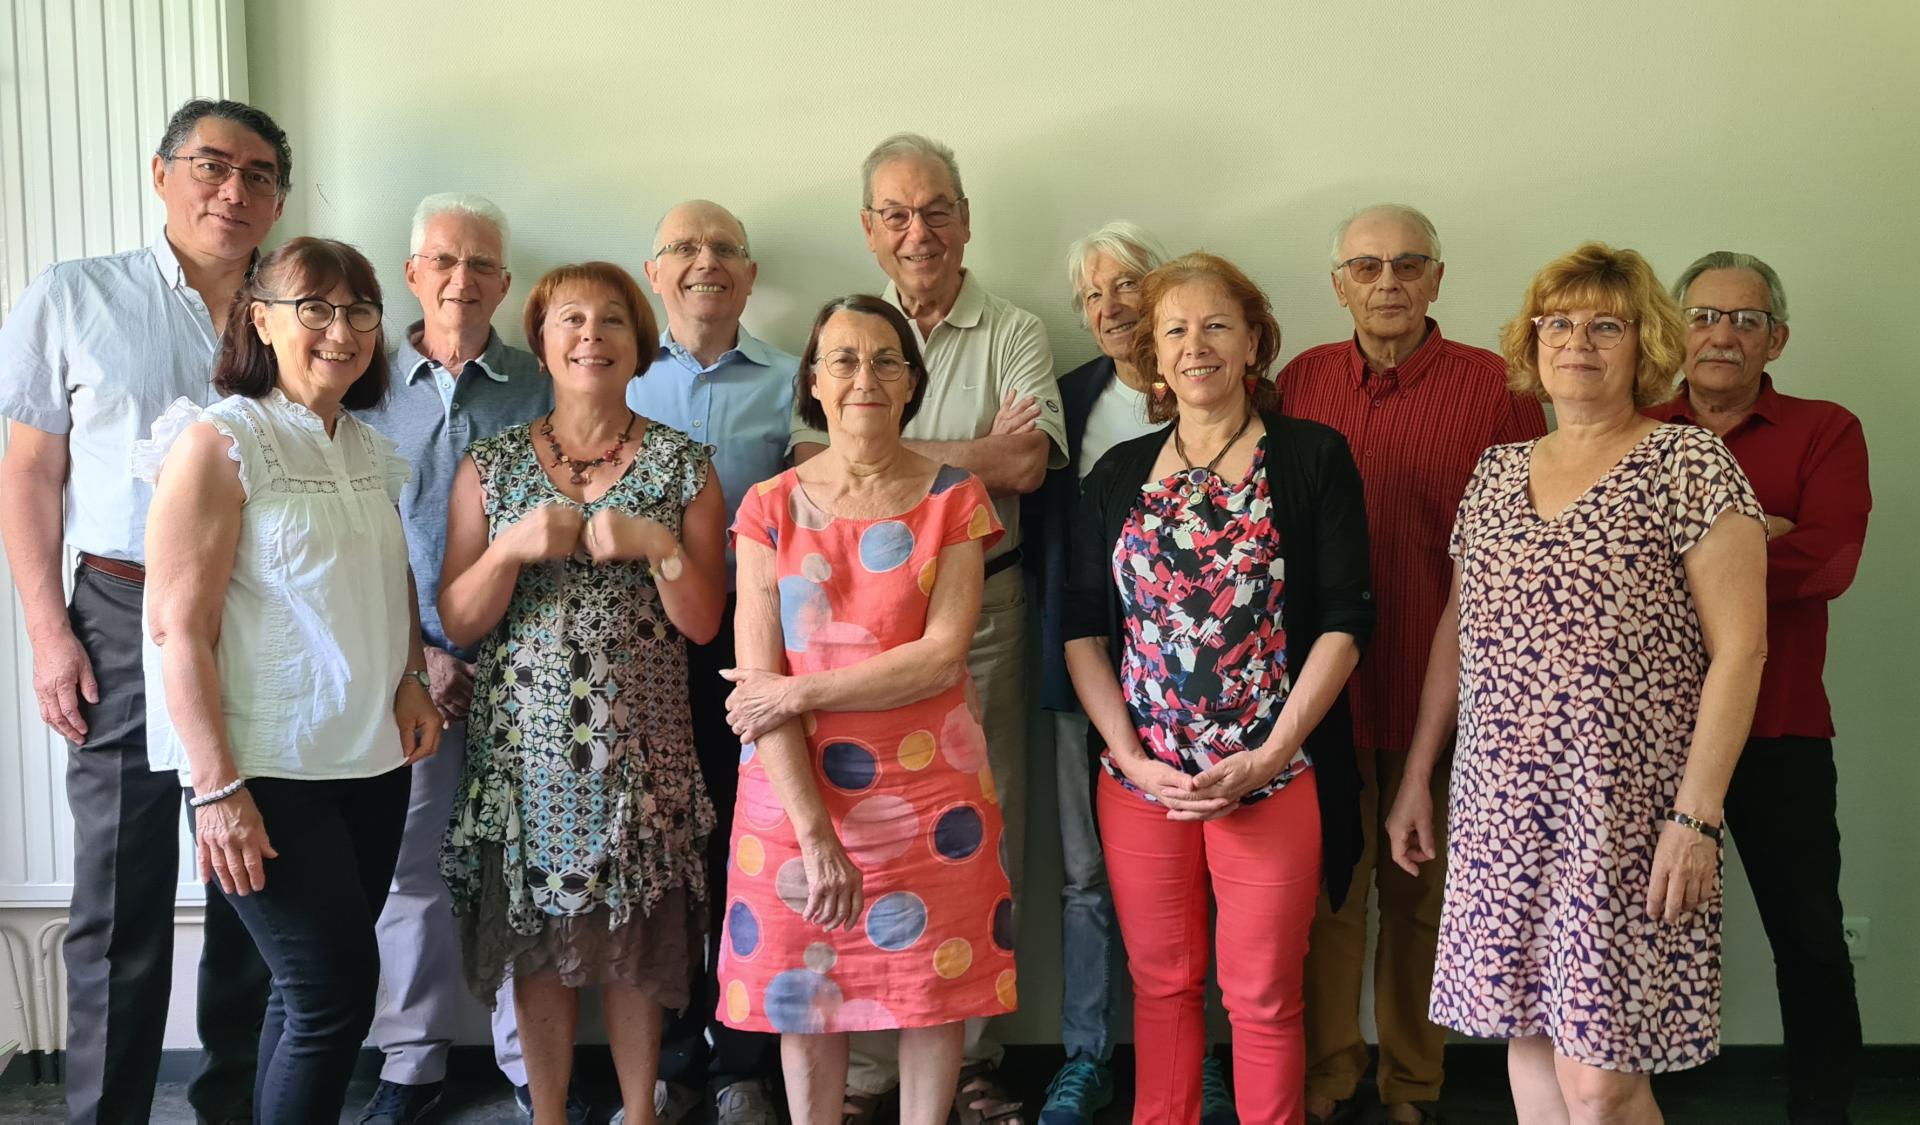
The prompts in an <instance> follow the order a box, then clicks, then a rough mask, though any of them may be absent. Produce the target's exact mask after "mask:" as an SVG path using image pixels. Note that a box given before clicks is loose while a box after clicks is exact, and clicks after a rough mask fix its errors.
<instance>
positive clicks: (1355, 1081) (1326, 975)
mask: <svg viewBox="0 0 1920 1125" xmlns="http://www.w3.org/2000/svg"><path fill="white" fill-rule="evenodd" d="M1354 758H1355V760H1356V761H1357V763H1358V765H1359V767H1360V778H1361V782H1362V784H1363V788H1362V789H1361V791H1360V806H1361V807H1360V831H1361V835H1362V836H1363V837H1364V839H1365V845H1364V848H1363V850H1362V851H1361V853H1360V862H1359V863H1358V864H1357V865H1356V866H1355V867H1354V869H1353V887H1352V889H1351V890H1350V891H1348V892H1347V901H1346V905H1345V906H1343V907H1341V908H1340V911H1339V912H1338V913H1335V912H1333V911H1332V910H1331V909H1329V907H1328V903H1327V896H1326V892H1325V891H1324V890H1323V891H1322V892H1321V894H1320V902H1319V905H1318V906H1317V907H1316V909H1315V911H1314V918H1313V930H1312V933H1311V935H1310V937H1309V942H1310V945H1309V948H1308V951H1307V970H1306V992H1307V1020H1306V1026H1307V1094H1308V1096H1310V1097H1328V1098H1332V1099H1334V1100H1335V1101H1340V1100H1343V1099H1345V1098H1350V1097H1352V1096H1353V1092H1354V1089H1355V1088H1356V1087H1357V1086H1358V1085H1359V1082H1360V1077H1361V1075H1362V1074H1364V1073H1365V1072H1366V1069H1367V1044H1366V1041H1365V1040H1364V1039H1362V1038H1361V1036H1360V985H1361V979H1362V977H1363V975H1364V973H1365V968H1366V956H1367V921H1368V905H1367V904H1368V899H1369V897H1370V895H1369V893H1368V892H1369V891H1370V890H1373V889H1375V888H1377V889H1378V891H1379V904H1380V938H1379V942H1378V944H1377V946H1376V947H1375V950H1374V957H1373V1018H1374V1024H1375V1026H1376V1027H1377V1028H1378V1030H1379V1036H1380V1070H1379V1075H1378V1082H1377V1084H1378V1087H1379V1090H1380V1100H1381V1101H1382V1102H1384V1103H1386V1104H1388V1105H1397V1104H1400V1103H1403V1102H1427V1101H1437V1100H1439V1097H1440V1080H1441V1055H1442V1052H1443V1050H1444V1048H1445V1046H1446V1038H1447V1032H1446V1029H1445V1028H1442V1027H1439V1026H1436V1025H1435V1024H1434V1023H1433V1022H1432V1021H1431V1020H1429V1019H1427V1000H1428V993H1429V991H1431V989H1432V988H1433V953H1434V943H1435V940H1436V938H1437V936H1438V934H1439V929H1440V901H1441V895H1442V892H1443V891H1444V889H1445V887H1446V877H1447V865H1446V856H1447V836H1446V831H1447V830H1446V819H1447V782H1448V780H1449V776H1450V774H1451V773H1452V764H1453V760H1452V755H1451V754H1448V755H1445V756H1443V757H1442V758H1441V761H1440V762H1439V764H1438V765H1436V766H1435V767H1434V771H1433V786H1432V790H1433V829H1434V847H1435V848H1436V849H1437V850H1438V852H1439V854H1438V856H1437V857H1436V858H1434V859H1432V860H1430V861H1428V862H1427V863H1425V864H1423V865H1421V868H1420V875H1419V877H1418V878H1415V877H1414V876H1412V875H1408V874H1407V873H1406V872H1405V871H1403V870H1401V869H1400V867H1399V866H1398V865H1396V864H1395V863H1394V862H1393V855H1392V853H1391V851H1390V850H1389V849H1388V848H1387V846H1386V845H1385V841H1384V839H1383V837H1384V835H1385V833H1384V832H1383V831H1382V828H1383V826H1384V825H1385V823H1386V819H1387V814H1388V813H1389V812H1391V811H1392V810H1393V802H1394V798H1395V797H1396V796H1397V795H1398V794H1399V792H1400V776H1401V771H1402V769H1404V768H1405V766H1406V761H1407V755H1406V753H1405V752H1404V751H1400V750H1364V749H1359V748H1355V750H1354Z"/></svg>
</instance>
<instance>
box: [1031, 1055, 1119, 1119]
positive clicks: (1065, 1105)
mask: <svg viewBox="0 0 1920 1125" xmlns="http://www.w3.org/2000/svg"><path fill="white" fill-rule="evenodd" d="M1112 1102H1113V1072H1112V1071H1111V1070H1108V1069H1107V1068H1106V1067H1104V1066H1101V1065H1100V1064H1099V1063H1097V1062H1095V1061H1093V1060H1092V1059H1090V1058H1088V1057H1086V1056H1085V1055H1075V1056H1074V1057H1073V1058H1070V1059H1068V1060H1067V1065H1065V1066H1063V1067H1061V1068H1060V1073H1058V1074H1056V1075H1054V1076H1053V1081H1052V1082H1050V1083H1048V1084H1047V1104H1045V1105H1043V1106H1041V1107H1040V1120H1039V1125H1091V1122H1092V1121H1093V1115H1094V1114H1096V1113H1099V1112H1100V1111H1101V1110H1103V1109H1105V1108H1106V1107H1107V1106H1108V1105H1110V1104H1112Z"/></svg>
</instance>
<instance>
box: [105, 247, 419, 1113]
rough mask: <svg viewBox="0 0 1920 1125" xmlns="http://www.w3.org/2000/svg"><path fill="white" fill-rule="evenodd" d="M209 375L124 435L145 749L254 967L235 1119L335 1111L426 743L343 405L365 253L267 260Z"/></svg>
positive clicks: (383, 484)
mask: <svg viewBox="0 0 1920 1125" xmlns="http://www.w3.org/2000/svg"><path fill="white" fill-rule="evenodd" d="M213 382H214V386H215V388H216V389H218V390H220V391H221V392H223V393H224V394H226V395H227V396H228V397H227V398H224V399H222V400H221V401H219V402H217V403H215V404H214V405H212V406H210V407H207V408H206V409H204V410H203V409H200V408H198V407H196V406H194V405H193V404H192V403H191V402H189V401H188V400H186V399H181V400H179V401H178V402H176V403H174V405H173V406H172V408H170V409H169V410H168V411H167V412H166V413H165V414H164V415H163V416H162V417H161V418H160V419H159V420H158V421H156V422H155V423H154V425H153V439H152V440H151V441H147V442H142V443H140V444H139V445H137V446H136V447H135V450H134V465H133V469H134V472H135V474H136V475H137V476H139V477H141V478H143V479H145V480H149V481H153V482H154V498H153V507H152V510H151V512H150V513H149V515H148V520H147V584H146V625H147V632H148V636H149V639H148V643H147V646H146V654H145V665H146V675H147V697H148V699H149V701H150V706H149V707H148V711H147V715H148V730H147V736H148V746H149V753H150V756H151V757H152V759H153V764H154V767H155V768H156V769H171V770H178V771H179V772H180V775H181V777H182V780H183V781H184V782H186V783H187V784H188V785H190V786H191V787H192V789H193V794H194V795H193V796H192V797H191V798H190V799H189V804H191V805H192V806H193V828H194V841H195V846H196V852H197V854H198V857H199V858H198V864H199V870H200V877H201V878H202V879H203V880H205V879H208V878H213V879H217V880H218V881H219V884H220V889H221V891H222V892H223V893H224V894H226V895H227V896H228V898H229V899H230V900H231V902H232V903H233V907H234V911H235V913H237V914H238V915H239V916H240V919H241V921H242V922H243V923H245V925H246V927H247V931H248V932H249V933H250V934H252V935H253V940H254V943H255V944H256V945H258V946H259V948H260V953H261V956H262V957H263V958H265V960H266V962H267V964H268V965H269V966H270V967H271V968H272V970H273V991H272V994H271V998H270V1000H269V1002H268V1005H267V1012H266V1024H265V1029H264V1032H263V1035H262V1041H261V1047H260V1061H259V1070H258V1072H257V1073H256V1076H255V1081H254V1116H255V1117H256V1118H257V1119H258V1120H261V1121H284V1122H333V1121H338V1120H339V1119H340V1106H341V1102H342V1100H343V1098H344V1097H345V1095H346V1088H347V1081H348V1079H349V1078H351V1077H352V1073H353V1065H354V1061H355V1059H356V1058H357V1057H358V1053H359V1049H360V1042H361V1040H363V1039H364V1038H366V1034H367V1028H368V1027H369V1025H370V1024H371V1023H372V1021H373V1007H374V991H375V987H376V985H377V984H378V981H379V953H378V949H377V947H376V945H375V942H374V931H373V926H374V921H375V920H376V919H377V918H378V917H379V915H380V910H381V907H382V906H383V905H384V904H385V902H386V897H387V886H388V883H389V881H390V880H391V879H392V877H393V868H394V862H395V860H396V859H397V857H398V856H399V851H400V836H401V832H402V830H403V829H404V827H405V825H406V813H407V798H408V793H409V789H410V782H409V777H410V774H409V771H408V769H407V768H406V767H407V766H408V765H409V764H410V763H412V762H414V761H417V760H418V759H420V758H423V757H425V756H427V755H429V754H432V753H433V752H434V750H435V749H436V748H437V746H438V743H439V738H440V717H439V713H438V711H436V710H435V708H434V706H433V700H432V699H431V698H430V697H429V696H428V694H427V689H426V671H425V669H426V661H425V659H424V657H423V656H422V654H421V649H420V630H419V624H418V621H417V611H416V607H415V603H414V599H413V594H412V593H411V591H410V589H409V583H408V576H407V548H406V540H405V536H404V533H403V531H402V529H401V524H400V516H399V513H398V511H397V510H396V509H395V507H394V505H395V504H396V503H397V502H398V499H399V496H400V486H401V485H402V484H403V483H405V481H406V479H407V465H406V462H405V461H404V460H402V459H401V457H400V455H399V453H398V451H397V450H396V449H395V448H394V446H393V443H392V442H390V441H388V440H387V439H386V438H384V437H382V436H381V435H380V434H379V433H377V432H376V431H375V430H374V429H373V428H372V427H371V426H368V425H366V424H364V423H362V422H360V421H359V420H358V419H357V418H355V417H354V416H353V415H352V414H351V413H349V412H348V411H351V410H358V409H364V408H367V407H371V406H375V405H377V404H378V403H379V402H380V400H381V398H383V397H384V396H385V394H386V390H387V359H386V355H385V353H384V350H383V347H382V341H381V338H380V285H379V283H378V281H376V280H375V278H374V272H373V267H372V266H371V265H369V264H368V263H367V260H366V259H365V258H364V257H362V256H361V255H360V253H359V252H358V251H356V250H354V249H353V248H352V247H351V246H347V245H346V244H344V243H339V242H332V241H328V240H325V239H317V238H296V239H293V240H292V241H290V242H288V243H286V244H285V245H283V246H281V247H280V248H279V249H278V250H275V251H274V252H273V253H272V254H269V255H267V256H266V257H265V258H263V259H262V260H261V261H260V263H259V265H258V267H257V268H256V269H255V271H254V274H253V278H252V280H251V282H250V283H249V284H248V285H247V286H245V287H244V288H242V289H241V291H240V292H239V294H238V296H237V298H236V299H235V301H234V305H233V309H232V312H231V314H230V315H229V317H228V319H227V325H226V334H225V338H224V341H223V343H222V345H221V350H220V356H219V358H218V360H217V361H216V363H215V367H214V373H213Z"/></svg>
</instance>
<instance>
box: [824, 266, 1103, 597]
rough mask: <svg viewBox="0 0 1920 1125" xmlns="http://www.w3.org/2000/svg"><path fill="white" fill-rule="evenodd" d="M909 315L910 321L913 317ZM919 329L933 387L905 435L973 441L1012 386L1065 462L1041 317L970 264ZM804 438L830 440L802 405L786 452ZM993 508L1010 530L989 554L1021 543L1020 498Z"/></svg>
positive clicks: (893, 297)
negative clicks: (806, 418)
mask: <svg viewBox="0 0 1920 1125" xmlns="http://www.w3.org/2000/svg"><path fill="white" fill-rule="evenodd" d="M883 296H884V297H885V298H886V300H887V303H889V304H891V305H893V306H894V307H896V308H898V307H900V290H899V289H898V288H897V287H895V286H894V284H893V283H892V282H888V283H887V289H886V292H885V293H884V294H883ZM902 311H903V312H904V311H905V310H904V309H902ZM907 320H908V322H909V323H912V321H913V318H912V317H908V318H907ZM913 331H914V335H915V336H916V337H917V338H918V342H919V344H920V350H921V353H922V354H923V355H924V356H925V357H926V361H927V372H928V383H927V392H926V397H924V398H923V399H921V401H920V410H919V412H918V413H916V414H915V415H914V416H913V419H912V421H909V422H908V423H907V426H906V429H905V430H903V431H902V432H901V435H900V436H901V437H904V438H906V439H907V440H909V441H972V440H974V439H976V438H981V437H985V436H986V434H987V432H988V431H989V430H991V429H993V416H994V415H995V414H996V413H998V412H999V410H1000V400H1001V398H1002V397H1003V396H1005V394H1006V393H1007V391H1009V390H1012V391H1015V392H1017V393H1016V395H1015V397H1016V398H1017V399H1024V398H1026V397H1027V396H1028V395H1032V396H1034V397H1035V398H1037V399H1039V400H1040V418H1039V421H1038V422H1036V423H1035V425H1037V426H1038V427H1039V429H1040V430H1041V431H1042V432H1044V433H1045V434H1046V435H1047V438H1048V440H1049V441H1051V442H1052V443H1053V448H1052V449H1050V450H1048V452H1047V467H1048V468H1050V469H1058V468H1061V467H1063V466H1065V465H1066V463H1067V431H1066V425H1065V420H1064V416H1063V415H1062V413H1061V410H1060V389H1059V387H1057V386H1056V385H1055V384H1054V379H1053V349H1052V348H1051V347H1049V346H1048V344H1047V330H1046V328H1045V326H1043V325H1042V324H1041V323H1040V318H1039V317H1037V316H1034V315H1033V314H1032V313H1030V312H1028V311H1026V310H1025V309H1022V308H1016V307H1015V306H1014V305H1012V304H1011V303H1009V302H1008V301H1006V300H1005V299H1004V298H1000V297H996V296H994V295H993V294H991V293H989V292H987V290H986V287H985V286H983V285H981V284H980V283H979V282H978V281H976V280H975V279H974V276H973V271H971V270H968V271H966V272H964V273H962V274H961V277H960V295H959V296H958V297H957V298H955V299H954V302H953V308H951V309H949V310H948V311H947V315H946V318H945V319H944V320H942V321H941V322H940V323H939V324H936V325H934V326H933V331H932V332H931V333H929V334H926V335H921V333H920V326H919V325H918V324H915V325H914V327H913ZM801 442H812V443H814V444H816V445H827V444H829V443H830V442H829V439H828V437H827V435H826V433H825V432H824V431H821V430H816V429H813V428H812V427H810V426H808V425H807V424H806V423H804V422H802V421H801V420H800V415H799V413H798V404H796V405H795V413H794V416H793V433H792V436H791V437H790V438H789V439H788V441H787V449H788V451H789V452H791V451H792V449H793V447H794V446H796V445H798V444H800V443H801ZM993 506H994V510H995V511H996V512H997V513H998V514H999V516H1000V525H1001V526H1002V527H1004V528H1006V534H1005V535H1004V536H1002V537H1001V539H1000V542H999V543H998V544H997V545H996V546H995V547H994V549H993V550H990V551H988V552H987V558H988V559H990V560H991V559H995V558H998V557H1000V556H1001V555H1004V554H1006V553H1007V552H1009V551H1011V550H1013V549H1014V548H1016V547H1018V546H1019V545H1020V498H1019V497H1018V496H1001V497H996V498H995V499H994V502H993Z"/></svg>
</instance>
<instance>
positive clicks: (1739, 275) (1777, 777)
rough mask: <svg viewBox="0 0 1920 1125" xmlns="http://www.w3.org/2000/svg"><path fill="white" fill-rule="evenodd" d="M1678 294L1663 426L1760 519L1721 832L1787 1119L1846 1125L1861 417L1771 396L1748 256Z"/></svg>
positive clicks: (1769, 315)
mask: <svg viewBox="0 0 1920 1125" xmlns="http://www.w3.org/2000/svg"><path fill="white" fill-rule="evenodd" d="M1673 295H1674V298H1675V299H1676V300H1678V301H1679V303H1680V305H1681V312H1682V316H1683V317H1684V319H1685V321H1686V326H1687V340H1686V359H1685V360H1684V361H1683V362H1682V364H1681V370H1682V371H1683V372H1684V373H1685V375H1686V378H1685V380H1684V381H1683V382H1682V383H1681V384H1680V393H1679V394H1678V395H1677V396H1675V397H1674V399H1673V400H1672V401H1670V402H1666V403H1662V404H1661V405H1659V406H1654V407H1650V408H1648V409H1647V411H1646V413H1647V414H1648V416H1650V417H1653V418H1658V419H1660V420H1661V421H1663V422H1681V423H1691V424H1693V425H1699V426H1705V427H1706V428H1707V429H1709V430H1712V431H1713V432H1714V433H1715V434H1717V435H1718V436H1719V437H1720V439H1721V440H1722V441H1724V442H1726V443H1727V448H1728V449H1730V450H1732V451H1733V456H1734V459H1735V460H1737V461H1739V462H1740V467H1741V468H1742V469H1743V470H1745V472H1746V474H1747V479H1748V480H1749V481H1751V482H1752V483H1753V491H1754V493H1755V494H1756V495H1757V496H1758V497H1759V499H1760V505H1761V507H1763V508H1765V509H1766V512H1767V663H1766V668H1765V669H1764V671H1763V672H1762V674H1761V680H1760V701H1759V704H1758V706H1757V707H1756V708H1755V710H1754V714H1753V729H1752V730H1751V731H1750V732H1749V734H1748V737H1747V744H1746V748H1745V749H1744V750H1743V751H1742V752H1741V754H1740V762H1739V764H1738V765H1737V766H1735V767H1734V771H1733V780H1732V782H1731V783H1730V784H1729V785H1728V787H1727V797H1726V826H1727V830H1728V831H1730V832H1732V833H1733V835H1734V837H1735V838H1736V839H1737V840H1738V841H1739V843H1740V862H1741V865H1742V866H1743V867H1745V868H1746V872H1747V881H1748V882H1749V883H1751V884H1752V885H1753V898H1754V903H1755V905H1757V906H1758V907H1759V909H1760V921H1761V923H1762V924H1763V925H1764V926H1765V927H1766V931H1767V941H1768V943H1769V944H1771V945H1772V946H1773V962H1774V974H1775V977H1776V980H1777V983H1778V986H1779V991H1780V1022H1781V1026H1782V1030H1783V1032H1784V1035H1785V1039H1786V1047H1787V1116H1788V1117H1789V1118H1790V1119H1791V1120H1793V1121H1795V1122H1841V1121H1845V1120H1847V1104H1848V1102H1849V1101H1850V1100H1851V1099H1852V1096H1853V1085H1854V1078H1855V1075H1856V1072H1857V1070H1858V1065H1859V1057H1860V1007H1859V1003H1858V1001H1857V1000H1856V998H1855V995H1854V981H1853V963H1852V961H1851V960H1849V958H1848V952H1847V941H1846V935H1845V932H1844V928H1843V922H1842V913H1843V911H1842V909H1841V903H1840V824H1839V819H1838V815H1837V812H1836V803H1837V795H1836V790H1837V788H1838V775H1837V772H1836V770H1835V766H1834V760H1833V735H1834V727H1833V711H1832V708H1831V706H1830V705H1829V704H1828V702H1827V692H1826V686H1825V685H1824V684H1823V683H1822V682H1821V676H1822V673H1823V672H1824V670H1825V666H1826V657H1827V603H1828V602H1830V601H1832V600H1833V599H1835V598H1837V597H1839V596H1840V595H1841V594H1843V593H1845V592H1846V590H1847V587H1848V586H1850V585H1852V583H1853V576H1854V572H1855V570H1856V569H1857V568H1858V566H1859V563H1860V552H1861V549H1862V547H1863V546H1864V545H1865V543H1866V538H1867V513H1868V511H1869V510H1870V509H1871V508H1872V507H1873V496H1872V493H1871V492H1870V490H1869V488H1868V483H1867V440H1866V436H1865V435H1864V434H1863V433H1862V431H1861V429H1860V420H1859V419H1858V418H1855V417H1854V416H1853V414H1852V413H1851V412H1849V411H1848V410H1847V409H1846V408H1845V407H1843V406H1840V405H1839V404H1838V403H1832V402H1824V401H1821V400H1820V399H1811V398H1794V397H1792V396H1789V395H1783V394H1781V393H1779V392H1778V391H1776V390H1774V387H1773V376H1772V374H1771V373H1769V372H1768V371H1767V365H1768V364H1769V363H1771V362H1772V361H1774V360H1776V359H1779V358H1780V353H1781V352H1782V351H1784V350H1785V348H1786V346H1787V295H1786V290H1785V289H1784V288H1783V287H1782V286H1781V284H1780V276H1779V275H1778V274H1776V273H1775V272H1774V271H1773V267H1771V266H1769V265H1767V264H1766V263H1765V262H1763V261H1761V260H1760V259H1759V258H1756V257H1754V256H1753V255H1751V254H1737V253H1733V252H1731V251H1726V250H1716V251H1714V252H1713V253H1711V254H1708V255H1705V256H1704V257H1702V258H1701V259H1700V260H1698V261H1696V262H1694V263H1693V264H1692V265H1690V266H1688V267H1687V268H1686V270H1685V271H1684V272H1682V273H1681V275H1680V278H1679V280H1678V281H1676V282H1675V283H1674V286H1673Z"/></svg>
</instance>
